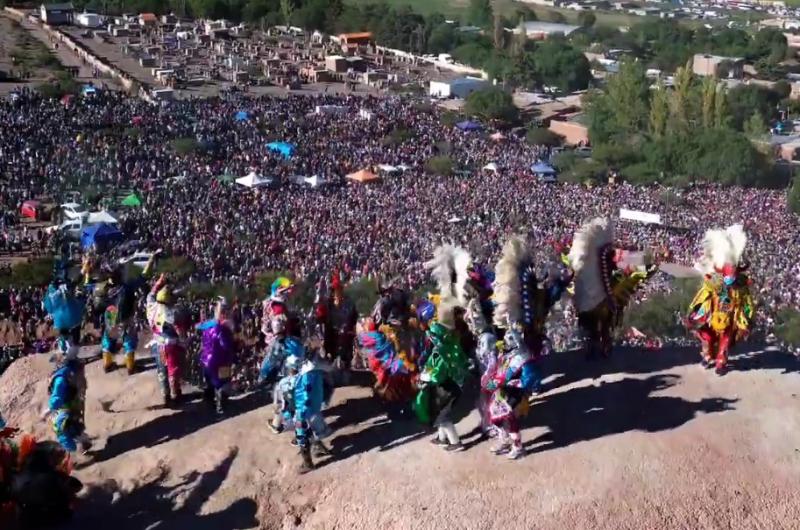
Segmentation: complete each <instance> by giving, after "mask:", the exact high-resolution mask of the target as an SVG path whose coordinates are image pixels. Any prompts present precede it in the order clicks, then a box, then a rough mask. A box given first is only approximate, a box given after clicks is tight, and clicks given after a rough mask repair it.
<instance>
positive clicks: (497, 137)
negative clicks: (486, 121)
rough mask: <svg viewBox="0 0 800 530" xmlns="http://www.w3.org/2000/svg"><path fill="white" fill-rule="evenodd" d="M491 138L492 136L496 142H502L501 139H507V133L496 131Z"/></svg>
mask: <svg viewBox="0 0 800 530" xmlns="http://www.w3.org/2000/svg"><path fill="white" fill-rule="evenodd" d="M489 138H491V139H492V140H494V141H495V142H500V141H502V140H505V139H506V137H505V135H504V134H503V133H501V132H496V133H494V134H493V135H491V136H490V137H489Z"/></svg>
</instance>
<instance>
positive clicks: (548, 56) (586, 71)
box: [533, 39, 592, 92]
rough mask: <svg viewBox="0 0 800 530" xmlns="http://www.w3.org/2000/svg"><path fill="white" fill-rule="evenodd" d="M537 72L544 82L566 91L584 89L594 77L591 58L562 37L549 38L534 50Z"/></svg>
mask: <svg viewBox="0 0 800 530" xmlns="http://www.w3.org/2000/svg"><path fill="white" fill-rule="evenodd" d="M533 59H534V62H535V63H536V73H537V75H538V77H539V79H540V80H541V82H542V83H544V84H546V85H550V86H556V87H558V88H559V89H560V90H562V91H564V92H574V91H576V90H584V89H585V88H586V87H588V86H589V81H591V79H592V72H591V67H590V65H589V60H588V59H587V58H586V56H585V55H584V54H583V52H581V51H580V50H578V49H576V48H573V47H572V46H571V45H570V44H569V43H568V42H566V41H564V40H561V39H548V40H546V41H544V42H543V43H542V44H540V45H538V46H537V47H536V50H535V51H534V52H533Z"/></svg>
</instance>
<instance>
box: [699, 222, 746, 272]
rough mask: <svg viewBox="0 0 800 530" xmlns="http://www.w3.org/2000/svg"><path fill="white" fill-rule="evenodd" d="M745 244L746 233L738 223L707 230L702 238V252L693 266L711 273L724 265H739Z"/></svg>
mask: <svg viewBox="0 0 800 530" xmlns="http://www.w3.org/2000/svg"><path fill="white" fill-rule="evenodd" d="M746 245H747V234H745V232H744V227H742V225H740V224H735V225H732V226H729V227H728V228H726V229H724V230H723V229H721V228H718V229H713V230H707V231H706V235H705V237H704V238H703V254H702V255H701V256H700V259H698V260H697V263H695V268H696V269H697V270H699V271H700V272H702V273H703V274H712V273H714V272H715V271H719V270H721V269H722V268H723V267H724V266H725V265H727V264H730V265H733V266H736V265H739V262H740V261H741V259H742V254H744V248H745V246H746Z"/></svg>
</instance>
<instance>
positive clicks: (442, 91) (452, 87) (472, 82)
mask: <svg viewBox="0 0 800 530" xmlns="http://www.w3.org/2000/svg"><path fill="white" fill-rule="evenodd" d="M488 86H489V82H488V81H486V80H485V79H480V78H477V77H460V78H458V79H449V80H446V81H431V85H430V89H429V92H428V94H429V95H430V96H431V97H433V98H441V99H447V98H461V99H466V97H467V96H469V95H470V94H472V93H473V92H475V91H476V90H480V89H482V88H486V87H488Z"/></svg>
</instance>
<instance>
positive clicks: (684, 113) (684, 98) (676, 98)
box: [672, 64, 694, 133]
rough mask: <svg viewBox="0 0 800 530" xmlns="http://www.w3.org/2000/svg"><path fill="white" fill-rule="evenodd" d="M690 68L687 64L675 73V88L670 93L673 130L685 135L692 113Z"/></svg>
mask: <svg viewBox="0 0 800 530" xmlns="http://www.w3.org/2000/svg"><path fill="white" fill-rule="evenodd" d="M693 83H694V74H693V73H692V66H691V65H690V64H687V65H686V66H683V67H681V68H678V70H677V71H676V72H675V88H674V90H673V91H672V122H673V124H674V127H675V130H676V131H678V132H679V133H685V132H687V131H688V130H689V122H690V118H689V117H690V116H692V115H693V113H692V84H693Z"/></svg>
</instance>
